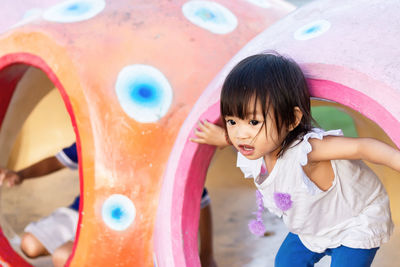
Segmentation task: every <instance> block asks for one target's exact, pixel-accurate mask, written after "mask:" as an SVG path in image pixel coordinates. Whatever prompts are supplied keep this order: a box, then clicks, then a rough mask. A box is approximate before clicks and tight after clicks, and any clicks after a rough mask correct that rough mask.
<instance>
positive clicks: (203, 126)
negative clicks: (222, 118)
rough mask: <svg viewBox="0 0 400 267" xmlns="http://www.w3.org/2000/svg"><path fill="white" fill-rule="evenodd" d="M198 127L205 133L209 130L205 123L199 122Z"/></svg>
mask: <svg viewBox="0 0 400 267" xmlns="http://www.w3.org/2000/svg"><path fill="white" fill-rule="evenodd" d="M197 125H198V126H199V128H200V130H202V131H203V132H204V131H207V129H208V127H207V125H206V124H205V121H198V123H197Z"/></svg>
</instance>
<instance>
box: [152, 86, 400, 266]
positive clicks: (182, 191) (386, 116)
mask: <svg viewBox="0 0 400 267" xmlns="http://www.w3.org/2000/svg"><path fill="white" fill-rule="evenodd" d="M307 80H308V83H309V86H310V94H311V96H312V97H316V98H319V99H321V100H329V101H334V102H337V103H339V104H343V105H345V106H347V107H349V108H351V109H353V110H355V111H358V112H360V113H361V114H362V115H363V116H365V117H367V118H369V119H371V120H372V121H374V122H375V123H377V124H378V125H379V126H380V127H381V128H382V129H383V130H384V131H385V132H386V133H387V134H388V136H389V137H390V138H391V139H392V140H393V142H394V143H395V144H396V145H397V146H398V147H400V136H399V135H398V134H396V132H395V129H396V128H397V129H398V128H399V126H400V122H399V121H398V120H397V119H396V118H395V117H394V116H393V115H392V114H391V113H390V112H389V111H388V110H386V109H385V108H384V107H383V106H382V105H381V104H380V103H378V102H377V101H375V100H374V99H372V98H371V97H369V96H367V95H365V94H363V93H362V92H359V91H357V90H354V89H352V88H350V87H347V86H345V85H342V84H338V83H335V82H332V81H328V80H318V79H307ZM206 101H207V100H206ZM206 101H203V102H201V99H200V100H199V102H198V103H197V104H196V105H198V106H201V105H202V104H204V106H208V107H209V108H208V109H207V110H206V111H205V112H204V113H203V114H201V116H200V117H198V115H197V117H196V115H194V114H193V113H191V114H190V115H189V117H188V119H187V120H186V121H185V124H188V123H191V124H192V125H184V126H183V127H182V128H181V132H182V133H183V131H185V133H183V134H182V135H181V133H180V134H179V136H178V139H177V141H176V142H175V145H174V148H173V151H175V149H176V151H179V148H177V147H178V146H179V142H183V143H184V145H183V149H182V150H181V152H180V155H178V156H176V157H177V158H178V162H179V163H178V164H177V165H175V164H174V163H173V161H171V160H170V161H169V162H168V166H167V172H166V175H165V177H164V179H165V180H164V182H163V185H164V186H165V185H167V184H168V185H169V186H167V187H168V189H166V188H164V187H163V188H162V189H161V195H160V205H159V208H158V209H159V210H158V214H157V220H156V226H155V228H156V233H157V234H156V235H155V238H154V242H155V253H156V257H157V259H158V260H159V261H160V262H159V264H158V266H162V267H166V266H200V261H199V258H198V249H197V226H198V220H199V209H200V206H199V205H200V204H199V203H200V196H201V191H202V189H203V186H204V180H205V175H206V173H207V169H208V165H209V163H210V161H211V158H212V156H213V153H214V151H215V148H213V147H210V146H207V145H197V144H194V143H192V142H190V141H188V138H189V136H188V135H190V133H189V134H188V132H187V128H191V129H193V128H194V127H195V125H194V123H195V122H197V121H198V120H203V119H207V120H209V121H211V122H216V121H217V120H218V119H219V117H220V111H219V99H217V101H218V102H216V103H214V104H212V105H209V104H208V103H209V102H208V103H207V102H206ZM193 122H194V123H193ZM185 126H187V127H185ZM178 153H179V152H178ZM174 160H175V161H176V158H175V159H174ZM199 163H200V164H199ZM196 164H198V167H195V166H194V165H196ZM170 168H174V169H173V170H171V169H170ZM172 173H173V175H170V174H172ZM171 192H172V196H171V197H167V196H166V194H168V193H171ZM168 201H171V203H168ZM168 208H170V210H169V211H168ZM161 217H162V219H161ZM166 220H167V221H168V223H163V222H165V221H166ZM166 259H167V260H166ZM171 264H172V265H171Z"/></svg>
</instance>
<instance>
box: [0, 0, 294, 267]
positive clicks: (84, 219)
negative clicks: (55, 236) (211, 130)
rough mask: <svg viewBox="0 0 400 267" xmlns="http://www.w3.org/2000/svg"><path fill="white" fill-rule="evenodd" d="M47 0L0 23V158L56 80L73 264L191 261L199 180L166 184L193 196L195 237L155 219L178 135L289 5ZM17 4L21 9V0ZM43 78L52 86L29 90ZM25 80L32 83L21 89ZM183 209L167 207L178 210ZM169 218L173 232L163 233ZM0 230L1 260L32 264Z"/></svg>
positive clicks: (10, 263)
mask: <svg viewBox="0 0 400 267" xmlns="http://www.w3.org/2000/svg"><path fill="white" fill-rule="evenodd" d="M23 2H24V4H26V5H27V6H29V8H31V6H30V5H31V4H32V3H33V2H28V3H26V2H25V1H23ZM50 3H51V2H50V1H48V2H47V1H43V2H42V4H41V6H40V7H41V8H40V9H31V10H30V13H29V14H27V15H26V16H25V18H24V19H23V20H22V21H20V22H18V21H16V19H15V18H16V17H17V16H14V15H13V17H12V14H10V13H5V14H2V19H1V20H0V23H2V24H1V27H2V28H0V30H1V31H3V32H4V33H3V35H2V36H1V37H0V85H1V90H0V125H1V129H0V147H1V149H2V155H1V158H0V164H2V165H5V164H6V163H7V159H8V157H9V155H10V154H11V152H12V151H11V150H12V144H13V143H14V141H15V136H16V134H17V133H18V131H19V129H20V128H21V127H22V125H23V122H24V121H25V119H26V117H27V115H28V114H29V113H30V111H31V110H32V109H33V108H34V107H35V106H36V104H37V103H38V102H39V101H40V99H42V98H43V96H44V95H46V94H47V93H48V92H49V90H52V88H53V87H56V88H57V89H58V90H59V92H60V93H61V95H62V98H63V100H64V103H65V106H66V108H67V110H68V112H69V115H70V118H71V122H72V125H73V128H74V130H75V135H76V141H77V144H78V154H79V165H80V169H79V172H80V182H81V201H82V202H81V206H80V219H79V227H78V232H77V238H76V242H75V246H74V251H73V254H72V256H71V258H70V261H69V266H79V267H80V266H153V265H157V266H196V265H199V260H198V256H197V241H195V239H196V236H197V225H198V217H199V206H200V195H201V189H200V184H199V188H197V187H196V188H186V189H185V188H183V187H182V186H184V185H185V184H184V183H182V184H178V185H175V184H174V186H176V191H175V192H173V194H177V195H176V196H183V195H182V190H186V191H185V192H186V193H185V198H182V199H186V200H187V194H188V193H190V195H191V198H190V200H189V201H187V202H186V204H185V205H189V206H190V207H195V208H194V209H193V210H192V211H191V213H190V216H191V221H190V223H191V224H192V225H190V228H191V229H193V231H194V232H193V233H188V232H187V229H186V228H185V227H186V224H187V223H188V222H189V221H187V219H185V218H182V217H181V216H177V217H175V218H170V217H169V218H168V217H165V218H160V219H159V220H158V223H157V225H156V213H157V210H158V208H159V207H161V209H162V210H159V211H158V212H159V214H160V215H161V216H162V214H163V213H164V212H171V211H167V210H165V208H166V206H165V205H160V204H159V203H160V199H159V193H160V190H161V186H162V184H163V179H165V177H166V176H168V175H171V172H170V170H171V169H170V167H169V165H170V163H171V162H174V161H175V159H176V157H177V156H179V157H180V156H181V155H180V154H179V155H178V154H176V155H175V153H176V149H175V148H174V146H176V145H177V142H178V140H179V142H180V139H177V135H178V132H179V131H182V130H181V126H182V124H183V122H184V120H185V119H186V118H187V117H188V115H189V112H190V111H191V110H192V108H193V104H194V103H195V102H196V101H197V99H198V98H199V96H200V94H201V93H202V92H203V91H204V89H205V88H206V86H207V84H209V83H210V81H211V80H212V79H213V77H214V76H215V74H216V73H218V71H220V69H221V68H222V67H223V66H224V64H225V63H226V62H228V60H229V59H230V58H231V57H232V55H234V54H235V53H236V52H237V51H238V50H239V49H240V48H241V47H242V46H243V45H244V44H245V43H247V42H248V41H249V40H250V39H251V38H253V37H254V36H255V35H256V34H258V33H259V32H261V31H262V30H263V29H265V28H267V27H268V26H269V25H270V24H271V23H272V22H274V21H276V20H277V19H279V18H281V17H282V16H283V15H285V14H287V13H288V12H289V11H291V10H292V9H293V6H291V5H288V4H286V3H285V2H281V1H277V0H276V1H271V2H267V1H262V0H258V1H257V0H251V1H250V0H248V1H230V0H218V1H183V0H179V1H167V0H165V1H164V0H163V1H160V0H150V1H139V0H134V1H132V0H131V1H126V0H125V1H124V0H114V1H107V2H106V1H104V0H80V1H79V0H70V1H64V2H59V3H57V4H55V5H50ZM13 4H14V5H18V8H17V9H16V10H19V11H21V10H22V9H21V6H20V5H21V4H22V1H21V3H20V2H18V1H9V3H8V5H13ZM33 7H34V5H33V4H32V8H33ZM21 13H22V11H21V12H20V13H19V14H21ZM7 16H9V17H10V19H9V20H8V19H7ZM11 17H12V18H11ZM10 21H12V22H13V24H12V25H13V26H12V25H10ZM14 22H15V23H14ZM7 23H8V24H7ZM6 24H7V25H6ZM11 26H12V28H7V27H11ZM6 28H7V29H6ZM28 74H29V75H30V76H29V79H28V76H26V75H28ZM43 74H45V75H46V76H47V77H48V79H49V80H50V81H51V82H52V84H53V85H54V86H46V87H43V88H37V87H30V86H28V85H29V83H31V84H37V83H36V82H37V80H38V79H40V77H42V76H43ZM23 80H25V82H27V83H28V85H26V86H19V85H20V83H21V82H22V81H23ZM26 80H27V81H26ZM18 88H21V90H19V89H18ZM17 89H18V90H17ZM17 94H18V95H19V97H18V99H19V100H18V101H17V100H15V98H14V96H16V95H17ZM28 94H29V97H28V96H27V95H28ZM213 101H217V98H216V99H214V100H213ZM193 123H194V121H193ZM185 127H186V126H185ZM208 150H209V151H211V149H210V148H208ZM184 157H185V156H184ZM168 162H170V163H168ZM185 166H187V165H186V164H185V165H182V167H183V168H185ZM173 175H174V174H173ZM182 181H184V180H182ZM164 185H165V183H164ZM171 185H172V184H171ZM165 186H170V185H165ZM201 187H202V186H201ZM191 189H193V191H190V190H191ZM199 190H200V191H199ZM181 205H182V202H177V203H176V205H175V204H174V205H170V206H169V207H168V208H169V209H173V210H174V211H175V212H178V214H179V211H182V206H181ZM179 220H181V221H179ZM162 221H164V222H162ZM2 223H3V224H4V223H5V222H2ZM163 224H165V225H163ZM171 224H173V225H174V227H177V228H179V229H180V230H179V231H180V233H181V235H179V236H177V235H176V231H175V230H176V229H175V230H174V232H173V233H172V232H170V230H169V228H168V227H169V226H170V225H171ZM2 227H3V226H2ZM155 228H157V229H158V230H161V231H163V230H164V229H165V230H166V231H167V232H164V233H163V235H169V234H171V235H173V242H172V243H171V242H167V243H164V244H160V243H157V244H155V243H154V242H157V241H154V237H155V235H154V229H155ZM1 229H2V228H0V244H1V246H0V264H2V265H3V266H29V264H28V263H27V262H26V261H25V260H24V259H22V258H21V257H20V256H19V255H18V254H16V253H15V252H14V251H13V249H12V247H11V246H10V244H9V242H8V240H7V238H6V236H5V235H4V233H3V231H1ZM188 238H189V239H190V241H188ZM196 240H197V239H196ZM160 247H161V248H162V250H164V249H165V250H168V251H172V252H171V253H170V254H165V253H163V252H162V251H160V250H158V249H159V248H160ZM156 248H157V249H156ZM159 253H160V254H159Z"/></svg>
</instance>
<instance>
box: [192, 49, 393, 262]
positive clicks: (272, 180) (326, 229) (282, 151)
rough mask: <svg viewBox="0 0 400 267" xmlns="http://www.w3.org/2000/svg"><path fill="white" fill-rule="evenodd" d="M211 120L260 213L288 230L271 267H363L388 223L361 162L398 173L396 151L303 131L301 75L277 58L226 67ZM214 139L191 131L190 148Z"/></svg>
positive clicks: (210, 131) (385, 203) (207, 130)
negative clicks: (327, 261) (216, 115)
mask: <svg viewBox="0 0 400 267" xmlns="http://www.w3.org/2000/svg"><path fill="white" fill-rule="evenodd" d="M221 116H222V118H223V120H224V122H225V124H224V128H225V130H226V133H227V137H228V138H229V139H227V140H228V141H230V142H231V144H232V145H233V146H234V147H235V148H236V149H237V150H238V151H239V153H238V160H237V165H238V167H240V168H241V169H242V171H244V173H245V175H246V176H253V177H255V178H256V179H255V184H256V186H257V188H258V190H259V191H260V192H261V194H262V197H263V203H264V206H265V207H266V208H268V210H270V211H271V212H273V213H274V214H276V215H278V216H280V217H282V218H283V221H284V223H285V224H286V225H287V227H288V228H289V231H290V232H289V234H288V235H287V237H286V239H285V240H284V241H283V243H282V245H281V247H280V249H279V251H278V254H277V256H276V258H275V266H278V267H281V266H291V267H292V266H296V267H303V266H304V267H305V266H314V263H316V262H318V261H319V260H320V259H321V258H322V257H323V256H325V255H331V256H332V263H331V266H335V267H344V266H351V267H357V266H360V267H361V266H363V267H364V266H370V265H371V263H372V260H373V258H374V256H375V253H376V251H377V250H378V248H379V247H380V245H381V244H382V243H383V242H387V241H388V240H389V236H390V235H391V233H392V231H393V223H392V220H391V215H390V208H389V199H388V196H387V193H386V191H385V189H384V187H383V185H382V184H381V182H380V180H379V178H378V177H377V176H376V175H375V174H374V173H373V172H372V170H371V169H370V168H368V167H367V166H366V165H365V164H364V163H363V162H362V161H361V160H367V161H370V162H373V163H377V164H384V165H386V166H388V167H391V168H393V169H395V170H397V171H400V152H399V151H398V150H396V149H393V148H392V147H390V146H388V145H386V144H384V143H382V142H380V141H377V140H375V139H371V138H347V137H343V136H342V133H341V131H340V130H334V131H324V130H322V129H318V128H313V127H312V121H313V120H312V118H311V112H310V96H309V92H308V87H307V83H306V80H305V78H304V75H303V73H302V71H301V69H300V68H299V66H298V65H297V64H296V63H295V62H294V61H292V60H290V59H288V58H285V57H283V56H281V55H278V54H258V55H254V56H250V57H248V58H246V59H244V60H242V61H241V62H240V63H238V64H237V65H236V66H235V67H234V68H233V69H232V71H231V72H230V73H229V75H228V76H227V78H226V80H225V82H224V85H223V88H222V92H221ZM222 132H223V129H222V128H218V126H216V125H213V124H211V123H208V122H204V123H200V124H199V129H198V130H197V131H196V135H197V138H195V139H193V141H195V142H198V143H209V144H213V145H223V144H224V143H225V144H226V143H227V142H225V141H223V138H222V137H221V135H222ZM214 135H218V136H219V138H215V137H214V138H211V137H212V136H214ZM216 140H219V141H216ZM264 164H265V165H264ZM262 165H263V166H264V168H263V166H262ZM261 169H265V170H266V172H265V173H261ZM260 173H261V174H260Z"/></svg>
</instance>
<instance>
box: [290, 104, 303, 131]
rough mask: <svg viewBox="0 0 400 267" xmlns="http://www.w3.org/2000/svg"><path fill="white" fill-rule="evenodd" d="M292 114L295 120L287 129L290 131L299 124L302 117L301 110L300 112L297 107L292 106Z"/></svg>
mask: <svg viewBox="0 0 400 267" xmlns="http://www.w3.org/2000/svg"><path fill="white" fill-rule="evenodd" d="M293 112H294V116H295V121H294V123H293V124H292V125H290V127H289V131H292V130H293V129H294V128H296V127H297V125H299V124H300V122H301V119H302V118H303V112H301V110H300V108H299V107H294V110H293Z"/></svg>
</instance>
